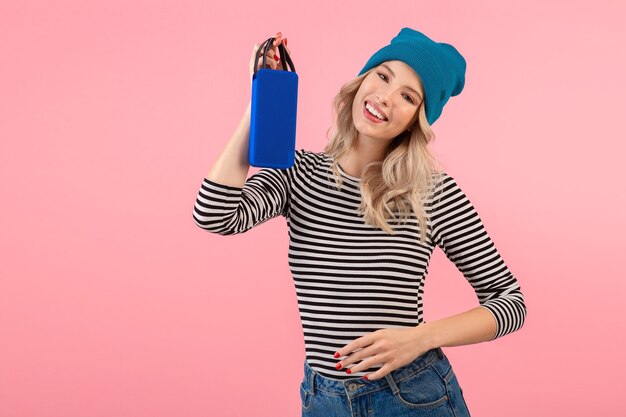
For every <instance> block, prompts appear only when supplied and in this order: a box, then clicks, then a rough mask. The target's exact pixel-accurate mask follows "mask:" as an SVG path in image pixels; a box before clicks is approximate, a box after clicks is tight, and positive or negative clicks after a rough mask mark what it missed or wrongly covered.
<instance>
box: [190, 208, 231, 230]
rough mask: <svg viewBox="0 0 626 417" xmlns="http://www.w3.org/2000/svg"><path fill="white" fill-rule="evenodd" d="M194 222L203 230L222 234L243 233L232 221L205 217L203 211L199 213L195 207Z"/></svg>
mask: <svg viewBox="0 0 626 417" xmlns="http://www.w3.org/2000/svg"><path fill="white" fill-rule="evenodd" d="M193 222H194V223H195V224H196V226H198V227H199V228H201V229H202V230H205V231H207V232H209V233H213V234H217V235H221V236H229V235H235V234H238V233H241V231H240V230H238V229H236V228H233V227H232V222H227V221H225V219H215V218H211V217H205V216H203V215H202V214H201V213H198V212H197V209H195V208H194V211H193Z"/></svg>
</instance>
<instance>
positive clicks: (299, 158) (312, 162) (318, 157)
mask: <svg viewBox="0 0 626 417" xmlns="http://www.w3.org/2000/svg"><path fill="white" fill-rule="evenodd" d="M327 161H329V156H328V155H326V154H324V153H323V152H313V151H311V150H308V149H304V148H300V149H296V155H295V162H294V165H297V166H298V167H299V166H302V165H304V166H308V167H311V166H318V165H320V164H321V163H325V162H327Z"/></svg>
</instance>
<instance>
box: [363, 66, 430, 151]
mask: <svg viewBox="0 0 626 417" xmlns="http://www.w3.org/2000/svg"><path fill="white" fill-rule="evenodd" d="M423 97H424V90H423V88H422V83H421V80H420V79H419V77H418V76H417V74H416V73H415V71H414V70H413V68H411V67H410V66H409V65H407V64H406V63H404V62H402V61H397V60H394V61H386V62H383V63H382V64H380V65H378V66H377V67H374V68H373V69H372V70H371V72H370V73H369V74H368V75H367V76H366V77H365V79H364V80H363V83H362V84H361V86H360V87H359V90H358V91H357V93H356V95H355V97H354V101H353V102H352V119H353V121H354V126H355V127H356V129H357V130H358V132H359V138H360V139H366V140H367V139H374V140H391V139H393V138H395V137H396V136H398V135H399V134H400V133H402V132H403V131H405V130H406V129H407V128H408V127H410V125H411V124H413V122H414V121H415V118H416V117H417V109H418V107H419V105H420V104H421V103H422V100H423ZM366 104H367V108H366ZM370 105H371V106H373V107H374V110H375V111H374V113H376V112H378V116H382V117H383V119H384V120H380V118H377V117H376V116H374V115H372V114H371V113H369V112H368V108H371V107H370Z"/></svg>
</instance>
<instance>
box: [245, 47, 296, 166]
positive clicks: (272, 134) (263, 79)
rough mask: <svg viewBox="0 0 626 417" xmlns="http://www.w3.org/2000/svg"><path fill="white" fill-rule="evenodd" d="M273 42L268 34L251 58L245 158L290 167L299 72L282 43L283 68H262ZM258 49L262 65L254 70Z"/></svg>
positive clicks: (252, 161) (255, 164) (294, 147)
mask: <svg viewBox="0 0 626 417" xmlns="http://www.w3.org/2000/svg"><path fill="white" fill-rule="evenodd" d="M273 42H274V38H269V39H268V40H266V41H265V42H264V43H263V44H261V46H259V49H258V50H257V53H256V57H255V61H254V74H253V75H252V101H251V107H250V146H249V152H248V162H249V163H250V165H251V166H255V167H261V168H290V167H291V166H293V164H294V158H295V152H296V114H297V109H298V74H296V69H295V67H294V65H293V62H292V60H291V58H290V57H289V54H288V53H287V50H286V49H285V47H284V46H283V44H282V43H281V44H280V45H279V46H278V48H279V51H280V58H281V60H282V61H283V62H282V65H283V69H282V70H274V69H270V68H265V65H266V59H267V52H268V50H269V49H270V46H271V45H272V44H273ZM263 45H265V47H263ZM261 51H262V53H263V67H262V68H261V69H258V70H257V63H258V62H259V58H260V57H261V55H260V53H261ZM287 64H289V68H290V69H291V71H289V70H287V69H286V65H287Z"/></svg>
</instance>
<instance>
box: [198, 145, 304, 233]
mask: <svg viewBox="0 0 626 417" xmlns="http://www.w3.org/2000/svg"><path fill="white" fill-rule="evenodd" d="M303 152H304V151H303V150H300V149H299V150H296V152H295V161H294V164H293V166H291V167H290V168H285V169H278V168H262V169H261V170H259V172H257V173H256V174H254V175H252V176H251V177H250V178H248V179H247V180H246V182H245V183H244V185H243V187H233V186H229V185H225V184H219V183H217V182H214V181H211V180H209V179H208V178H204V179H203V180H202V184H201V186H200V190H199V191H198V195H197V196H196V202H195V205H194V209H193V220H194V222H195V223H196V225H198V226H199V227H201V228H202V229H205V230H207V231H209V232H211V233H217V234H220V235H233V234H238V233H243V232H246V231H248V230H250V229H252V228H253V227H255V226H257V225H259V224H261V223H264V222H266V221H268V220H270V219H272V218H274V217H277V216H279V215H282V216H284V217H287V216H288V212H289V201H290V196H291V184H292V178H293V175H295V172H296V171H297V167H298V165H299V163H300V158H301V156H302V153H303Z"/></svg>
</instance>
